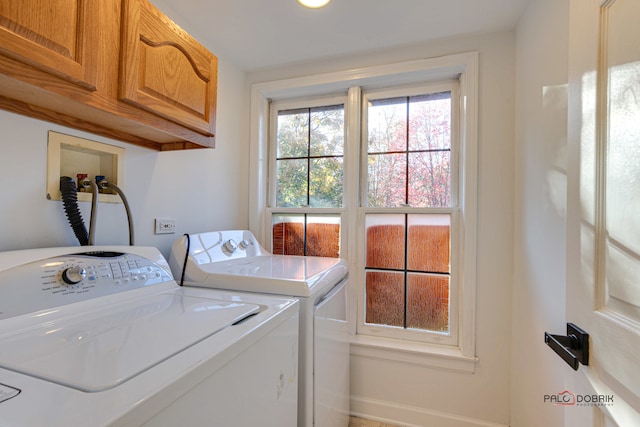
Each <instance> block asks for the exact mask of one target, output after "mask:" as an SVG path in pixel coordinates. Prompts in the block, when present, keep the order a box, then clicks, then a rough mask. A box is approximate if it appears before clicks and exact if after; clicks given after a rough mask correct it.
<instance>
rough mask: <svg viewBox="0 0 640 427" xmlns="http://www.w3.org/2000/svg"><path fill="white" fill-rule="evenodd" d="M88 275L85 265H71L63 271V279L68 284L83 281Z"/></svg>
mask: <svg viewBox="0 0 640 427" xmlns="http://www.w3.org/2000/svg"><path fill="white" fill-rule="evenodd" d="M86 275H87V271H86V270H85V269H84V268H83V267H78V266H74V267H69V268H67V269H65V270H64V271H63V272H62V280H63V281H64V283H66V284H68V285H75V284H76V283H80V282H82V279H84V278H85V277H86Z"/></svg>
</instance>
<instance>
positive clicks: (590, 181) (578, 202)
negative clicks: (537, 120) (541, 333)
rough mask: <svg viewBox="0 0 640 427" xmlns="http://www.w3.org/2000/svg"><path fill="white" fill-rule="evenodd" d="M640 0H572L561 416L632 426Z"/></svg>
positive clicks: (638, 329) (639, 348)
mask: <svg viewBox="0 0 640 427" xmlns="http://www.w3.org/2000/svg"><path fill="white" fill-rule="evenodd" d="M638 22H640V1H638V0H607V1H604V0H571V2H570V53H569V56H570V57H569V150H570V151H569V166H568V187H569V188H568V195H569V196H568V211H567V222H568V223H567V225H568V241H567V243H568V244H567V320H568V321H569V322H572V323H575V324H576V325H578V326H579V327H580V328H582V329H583V330H585V331H586V332H587V333H589V335H590V336H589V340H590V357H589V361H588V366H583V365H580V367H579V369H578V371H573V370H572V369H570V368H569V367H567V374H566V379H567V381H566V382H567V392H568V393H567V394H566V396H568V397H571V398H568V399H567V402H566V403H567V407H566V410H565V426H567V427H568V426H571V427H573V426H580V427H582V426H621V427H622V426H625V427H626V426H630V427H636V426H640V42H639V41H640V26H639V25H638Z"/></svg>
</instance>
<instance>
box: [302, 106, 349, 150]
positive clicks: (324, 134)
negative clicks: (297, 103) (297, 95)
mask: <svg viewBox="0 0 640 427" xmlns="http://www.w3.org/2000/svg"><path fill="white" fill-rule="evenodd" d="M310 121H311V123H310V126H311V133H310V135H311V141H310V145H311V149H310V155H311V156H342V155H343V154H344V106H342V105H335V106H330V107H318V108H312V109H311V115H310Z"/></svg>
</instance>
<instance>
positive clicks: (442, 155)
mask: <svg viewBox="0 0 640 427" xmlns="http://www.w3.org/2000/svg"><path fill="white" fill-rule="evenodd" d="M450 158H451V153H450V152H449V151H435V152H420V153H410V154H409V205H411V206H413V207H421V208H441V207H449V206H451V162H450Z"/></svg>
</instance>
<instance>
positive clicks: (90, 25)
mask: <svg viewBox="0 0 640 427" xmlns="http://www.w3.org/2000/svg"><path fill="white" fill-rule="evenodd" d="M96 5H97V2H96V1H95V0H2V1H0V54H1V55H5V56H7V57H10V58H12V59H15V60H17V61H19V62H22V63H25V64H27V65H29V66H31V67H33V68H35V69H39V70H41V71H44V72H47V73H50V74H52V75H55V76H56V77H59V78H61V79H63V80H65V81H68V82H70V83H72V84H74V85H78V86H81V87H83V88H86V89H88V90H95V89H96V85H97V78H98V77H97V76H98V66H97V55H98V52H97V49H96V43H97V40H98V31H97V28H98V27H99V16H98V10H97V7H96ZM45 10H46V13H38V12H37V11H45Z"/></svg>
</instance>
